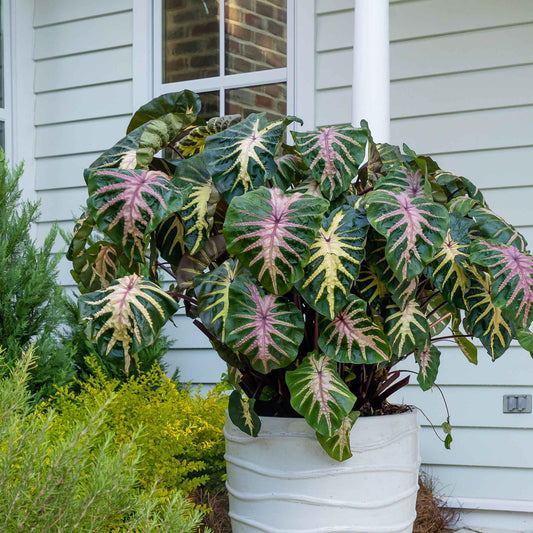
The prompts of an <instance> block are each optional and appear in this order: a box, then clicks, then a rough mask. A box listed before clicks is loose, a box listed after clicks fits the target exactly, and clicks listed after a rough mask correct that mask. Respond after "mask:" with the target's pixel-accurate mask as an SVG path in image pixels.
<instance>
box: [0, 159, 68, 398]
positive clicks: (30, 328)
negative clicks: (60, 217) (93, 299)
mask: <svg viewBox="0 0 533 533" xmlns="http://www.w3.org/2000/svg"><path fill="white" fill-rule="evenodd" d="M22 170H23V169H22V165H19V166H18V167H16V168H14V169H13V170H11V169H10V168H9V166H8V164H7V162H6V159H5V153H4V152H3V150H2V149H0V346H3V348H4V350H5V353H4V361H5V367H4V368H5V369H6V368H12V366H13V364H14V362H15V361H16V360H17V359H18V358H19V357H20V349H21V347H22V348H24V349H26V348H27V347H28V346H29V344H30V343H32V344H33V345H34V353H35V365H34V366H33V368H32V370H31V373H32V380H31V381H30V383H29V387H30V388H31V391H32V393H34V395H35V396H37V397H39V396H47V395H49V394H51V393H53V392H54V390H55V385H63V384H65V383H67V382H68V381H69V380H70V379H71V378H72V376H73V372H74V370H73V365H72V360H71V357H70V346H68V343H67V344H65V343H64V342H63V341H62V339H61V336H60V332H61V326H62V323H63V320H64V316H65V315H64V313H65V308H64V298H63V292H62V287H61V285H60V284H59V283H58V281H57V264H58V262H59V255H55V254H53V253H52V246H53V244H54V241H55V239H56V236H57V229H56V228H53V229H52V230H51V231H50V233H49V234H48V235H47V237H46V238H45V239H44V243H43V245H42V247H39V246H37V245H36V243H35V241H34V240H33V238H32V235H31V229H32V225H33V224H35V223H36V222H37V220H38V218H39V205H38V203H36V202H30V201H27V200H23V199H22V198H21V196H22V193H21V191H20V189H19V187H18V184H19V180H20V177H21V176H22ZM1 372H2V369H1V368H0V373H1Z"/></svg>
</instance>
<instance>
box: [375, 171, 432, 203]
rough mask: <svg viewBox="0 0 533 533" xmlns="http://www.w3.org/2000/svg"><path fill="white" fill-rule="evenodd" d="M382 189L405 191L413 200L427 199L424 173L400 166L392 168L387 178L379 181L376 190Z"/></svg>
mask: <svg viewBox="0 0 533 533" xmlns="http://www.w3.org/2000/svg"><path fill="white" fill-rule="evenodd" d="M380 189H385V190H391V191H392V190H395V191H404V192H406V193H407V194H408V195H409V196H411V197H412V198H426V191H425V181H424V176H423V175H422V171H421V170H417V171H416V172H413V171H411V169H409V168H406V167H404V166H400V165H397V166H395V167H393V168H391V169H390V170H389V172H388V173H387V175H386V176H384V177H382V178H380V179H379V180H378V181H377V183H376V185H375V186H374V190H380ZM426 199H427V198H426Z"/></svg>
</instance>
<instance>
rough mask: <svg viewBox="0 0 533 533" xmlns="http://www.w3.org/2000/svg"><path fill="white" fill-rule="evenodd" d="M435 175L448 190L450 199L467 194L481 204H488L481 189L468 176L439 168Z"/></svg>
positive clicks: (438, 181) (439, 182)
mask: <svg viewBox="0 0 533 533" xmlns="http://www.w3.org/2000/svg"><path fill="white" fill-rule="evenodd" d="M434 176H435V180H436V181H437V183H438V184H439V185H440V186H441V187H442V188H443V189H444V190H445V191H446V194H447V195H448V199H449V200H451V199H452V198H457V197H459V196H464V195H467V196H468V197H469V198H472V199H473V200H475V201H476V202H479V203H480V204H481V205H486V203H485V198H483V195H482V194H481V191H480V190H479V189H478V188H477V187H476V186H475V185H474V184H473V183H472V182H471V181H470V180H468V179H467V178H464V177H463V176H457V175H456V174H453V173H451V172H448V171H447V170H438V171H437V172H435V174H434Z"/></svg>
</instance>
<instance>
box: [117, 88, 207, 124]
mask: <svg viewBox="0 0 533 533" xmlns="http://www.w3.org/2000/svg"><path fill="white" fill-rule="evenodd" d="M201 106H202V103H201V102H200V98H199V97H198V95H197V94H195V93H193V92H192V91H189V90H185V91H180V92H177V93H168V94H162V95H161V96H158V97H157V98H154V99H153V100H151V101H150V102H148V103H147V104H144V105H143V106H142V107H140V108H139V109H138V110H137V111H136V112H135V113H134V115H133V117H132V118H131V120H130V123H129V124H128V129H127V133H131V132H132V131H133V130H136V129H137V128H138V127H139V126H142V125H144V124H147V123H148V122H150V121H152V120H155V119H158V118H161V117H163V116H165V115H168V114H185V115H189V116H191V117H192V119H194V118H195V117H196V115H198V113H200V109H201Z"/></svg>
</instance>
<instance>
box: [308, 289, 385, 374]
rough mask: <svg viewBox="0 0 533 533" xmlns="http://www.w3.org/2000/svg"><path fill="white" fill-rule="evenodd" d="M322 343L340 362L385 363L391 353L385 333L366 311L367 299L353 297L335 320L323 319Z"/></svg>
mask: <svg viewBox="0 0 533 533" xmlns="http://www.w3.org/2000/svg"><path fill="white" fill-rule="evenodd" d="M320 331H321V334H320V337H319V339H318V345H319V346H320V348H321V349H322V350H323V351H324V353H325V354H326V355H328V356H329V357H330V358H331V359H333V360H335V361H338V362H340V363H354V364H365V363H382V362H383V361H388V360H389V359H390V356H391V350H390V345H389V343H388V341H387V338H386V337H385V334H384V333H383V331H382V330H381V328H379V327H378V326H377V325H376V324H375V323H374V322H373V321H372V320H371V319H370V318H369V317H368V315H367V314H366V302H365V301H363V300H361V299H359V298H355V297H352V298H351V301H350V302H349V304H348V305H347V307H346V308H344V309H343V310H341V311H340V312H339V314H338V315H337V316H336V317H335V318H334V320H333V321H330V320H328V319H327V318H324V319H322V320H321V321H320Z"/></svg>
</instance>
